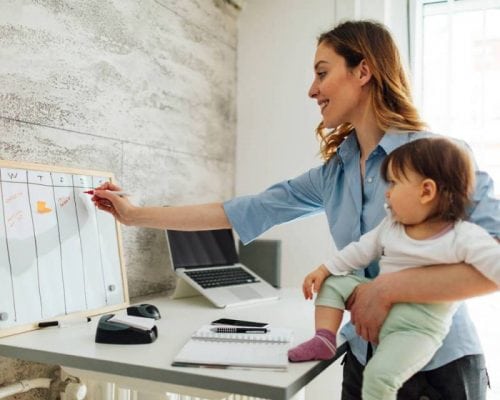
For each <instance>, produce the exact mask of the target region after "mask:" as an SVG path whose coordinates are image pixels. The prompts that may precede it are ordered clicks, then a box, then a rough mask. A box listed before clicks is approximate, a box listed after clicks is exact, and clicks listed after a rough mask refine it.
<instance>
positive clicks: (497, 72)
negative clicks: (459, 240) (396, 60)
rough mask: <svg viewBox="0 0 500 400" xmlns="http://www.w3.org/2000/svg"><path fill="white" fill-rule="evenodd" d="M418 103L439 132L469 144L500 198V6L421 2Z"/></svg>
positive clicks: (487, 0)
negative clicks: (493, 182) (493, 183)
mask: <svg viewBox="0 0 500 400" xmlns="http://www.w3.org/2000/svg"><path fill="white" fill-rule="evenodd" d="M416 7H417V12H416V14H415V15H416V18H415V24H416V30H415V32H416V33H415V41H414V43H415V44H416V48H415V52H414V58H413V66H414V72H415V89H416V91H417V92H416V101H417V103H418V104H419V106H420V110H421V112H422V116H423V118H424V120H425V121H426V122H428V123H429V125H430V128H431V130H432V131H434V132H438V133H443V134H445V135H448V136H452V137H456V138H460V139H463V140H465V141H466V142H467V143H468V144H469V145H470V146H471V147H472V149H473V151H474V154H475V156H476V159H477V161H478V163H479V166H480V168H481V169H483V170H485V171H487V172H488V173H489V174H490V175H491V176H492V178H493V179H494V181H495V194H496V196H499V197H500V0H443V1H432V0H430V1H426V0H419V1H417V5H416Z"/></svg>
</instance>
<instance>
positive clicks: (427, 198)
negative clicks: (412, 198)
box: [420, 178, 437, 204]
mask: <svg viewBox="0 0 500 400" xmlns="http://www.w3.org/2000/svg"><path fill="white" fill-rule="evenodd" d="M420 187H421V192H420V202H421V203H422V204H427V203H430V202H431V201H433V200H434V199H435V198H436V196H437V185H436V182H434V179H430V178H426V179H424V180H423V181H422V183H421V184H420Z"/></svg>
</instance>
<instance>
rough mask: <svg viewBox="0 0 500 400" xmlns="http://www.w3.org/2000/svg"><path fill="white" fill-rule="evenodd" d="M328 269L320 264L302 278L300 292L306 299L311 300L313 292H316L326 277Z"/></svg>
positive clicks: (328, 273)
mask: <svg viewBox="0 0 500 400" xmlns="http://www.w3.org/2000/svg"><path fill="white" fill-rule="evenodd" d="M329 275H330V271H328V269H327V268H326V267H325V266H324V265H323V264H321V265H320V266H319V267H318V268H316V269H315V270H314V271H313V272H310V273H309V274H307V275H306V277H305V278H304V283H303V284H302V292H303V293H304V297H305V298H306V300H311V299H312V298H313V294H314V293H318V291H319V289H320V288H321V285H322V284H323V281H324V280H325V279H326V278H328V276H329Z"/></svg>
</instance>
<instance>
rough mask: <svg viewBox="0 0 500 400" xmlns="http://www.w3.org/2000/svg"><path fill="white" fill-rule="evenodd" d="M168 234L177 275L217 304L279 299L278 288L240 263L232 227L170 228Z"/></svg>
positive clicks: (169, 246)
mask: <svg viewBox="0 0 500 400" xmlns="http://www.w3.org/2000/svg"><path fill="white" fill-rule="evenodd" d="M166 236H167V244H168V248H169V251H170V262H171V265H172V268H173V270H174V272H175V273H176V275H177V276H178V277H180V278H181V279H182V280H183V281H185V282H187V283H188V284H189V285H190V286H192V287H193V288H194V289H196V290H197V291H198V292H199V293H201V294H202V295H203V296H205V297H206V298H207V299H208V300H210V301H211V302H212V303H213V304H214V305H215V306H216V307H221V308H223V307H228V306H234V305H240V304H248V303H255V302H260V301H264V300H273V299H278V298H279V292H278V290H277V289H275V288H274V287H272V286H271V285H270V284H269V283H267V282H266V281H265V280H263V279H262V278H261V277H260V276H258V275H257V274H255V273H254V272H253V271H252V270H250V269H249V268H247V267H246V266H244V265H242V264H241V263H240V262H239V259H238V254H237V252H236V245H235V241H234V237H233V232H232V230H231V229H217V230H209V231H194V232H186V231H175V230H167V231H166Z"/></svg>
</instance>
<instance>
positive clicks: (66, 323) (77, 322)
mask: <svg viewBox="0 0 500 400" xmlns="http://www.w3.org/2000/svg"><path fill="white" fill-rule="evenodd" d="M90 321H91V319H90V317H84V318H78V319H67V320H61V321H45V322H39V323H38V327H39V328H48V327H49V326H58V327H59V328H65V327H67V326H75V325H83V324H86V323H88V322H90Z"/></svg>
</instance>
